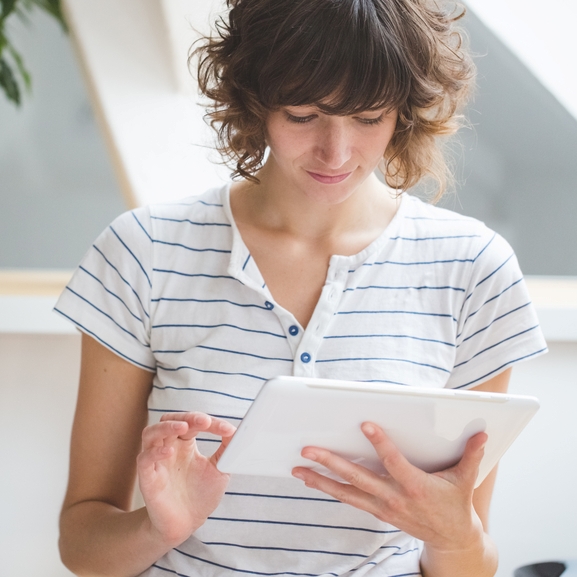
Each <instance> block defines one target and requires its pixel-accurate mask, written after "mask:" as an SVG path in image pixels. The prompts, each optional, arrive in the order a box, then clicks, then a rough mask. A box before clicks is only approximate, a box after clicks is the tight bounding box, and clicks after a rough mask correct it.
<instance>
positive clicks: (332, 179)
mask: <svg viewBox="0 0 577 577" xmlns="http://www.w3.org/2000/svg"><path fill="white" fill-rule="evenodd" d="M307 172H308V173H309V174H310V175H311V176H312V177H313V178H314V179H315V180H316V181H318V182H322V183H323V184H337V183H339V182H342V181H343V180H345V178H347V177H348V176H349V175H350V174H351V173H350V172H347V173H345V174H338V175H337V176H327V175H326V174H318V173H317V172H311V171H309V170H307Z"/></svg>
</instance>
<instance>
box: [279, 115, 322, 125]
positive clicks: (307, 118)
mask: <svg viewBox="0 0 577 577" xmlns="http://www.w3.org/2000/svg"><path fill="white" fill-rule="evenodd" d="M286 116H287V120H289V122H296V123H297V124H304V123H305V122H310V121H311V120H312V119H313V118H314V117H315V115H314V114H309V115H308V116H294V115H293V114H289V113H288V112H287V115H286Z"/></svg>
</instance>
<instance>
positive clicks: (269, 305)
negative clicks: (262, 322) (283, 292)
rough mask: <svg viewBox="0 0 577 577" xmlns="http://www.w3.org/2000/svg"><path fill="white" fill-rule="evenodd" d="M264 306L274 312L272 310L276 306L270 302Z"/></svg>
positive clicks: (266, 302)
mask: <svg viewBox="0 0 577 577" xmlns="http://www.w3.org/2000/svg"><path fill="white" fill-rule="evenodd" d="M264 306H265V307H266V308H267V309H268V310H269V311H272V309H274V305H273V304H272V303H271V302H269V301H265V303H264Z"/></svg>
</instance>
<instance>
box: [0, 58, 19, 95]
mask: <svg viewBox="0 0 577 577" xmlns="http://www.w3.org/2000/svg"><path fill="white" fill-rule="evenodd" d="M0 86H1V87H2V89H3V90H4V93H5V94H6V96H7V98H8V100H12V102H14V103H15V104H16V105H18V106H19V105H20V88H19V87H18V83H17V82H16V78H14V74H13V73H12V69H11V68H10V66H8V63H7V62H6V60H4V59H3V58H2V59H0Z"/></svg>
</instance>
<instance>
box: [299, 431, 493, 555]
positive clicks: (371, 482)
mask: <svg viewBox="0 0 577 577" xmlns="http://www.w3.org/2000/svg"><path fill="white" fill-rule="evenodd" d="M362 431H363V433H364V435H365V436H366V437H367V439H368V440H369V441H370V442H371V443H372V445H373V447H374V448H375V450H376V452H377V454H378V456H379V458H380V459H381V461H382V463H383V465H384V467H385V469H386V471H387V473H388V474H387V475H384V476H379V475H377V474H376V473H373V472H372V471H369V470H368V469H366V468H364V467H362V466H360V465H356V464H354V463H351V462H350V461H347V460H346V459H343V458H341V457H339V456H337V455H335V454H334V453H331V452H330V451H327V450H326V449H320V448H317V447H305V448H304V449H303V450H302V453H301V454H302V456H303V457H305V458H306V459H310V460H312V461H315V462H316V463H319V464H321V465H323V466H325V467H326V468H327V469H329V470H330V471H332V472H333V473H336V474H337V475H339V476H340V477H341V478H342V479H343V480H344V481H345V483H340V482H338V481H334V480H332V479H329V478H327V477H325V476H323V475H320V474H318V473H316V472H314V471H311V470H310V469H307V468H304V467H296V468H295V469H293V475H294V476H295V477H297V478H300V479H301V480H303V481H304V482H305V484H306V485H307V487H311V488H314V489H318V490H320V491H323V492H324V493H327V494H328V495H331V496H332V497H334V498H335V499H338V500H339V501H342V502H343V503H347V504H349V505H352V506H353V507H356V508H358V509H362V510H364V511H367V512H369V513H371V514H373V515H374V516H375V517H376V518H377V519H379V520H381V521H384V522H386V523H390V524H392V525H394V526H395V527H397V528H398V529H401V530H402V531H405V532H406V533H408V534H409V535H412V536H413V537H416V538H417V539H420V540H422V541H424V542H425V543H426V544H427V545H428V546H429V547H432V548H433V549H436V550H439V551H443V552H451V551H455V550H457V549H460V550H463V549H469V548H470V547H475V546H476V544H478V543H479V540H481V539H482V537H483V534H484V533H483V526H482V523H481V520H480V518H479V516H478V515H477V514H476V512H475V510H474V508H473V504H472V498H473V491H474V486H475V481H476V478H477V473H478V470H479V464H480V462H481V459H482V458H483V454H484V446H485V443H486V440H487V435H486V434H485V433H478V434H477V435H475V436H473V437H471V438H470V439H469V441H468V443H467V446H466V448H465V453H464V454H463V457H462V458H461V460H460V461H459V463H457V464H456V465H455V466H454V467H451V468H449V469H446V470H444V471H440V472H438V473H425V472H424V471H422V470H421V469H419V468H417V467H415V466H413V465H411V464H410V463H409V462H408V461H407V460H406V459H405V457H404V456H403V455H402V454H401V453H400V451H399V450H398V449H397V448H396V446H395V445H394V444H393V443H392V441H391V440H390V439H389V438H388V437H387V435H386V434H385V433H384V431H383V430H382V429H381V428H380V427H378V426H377V425H374V424H373V423H363V425H362Z"/></svg>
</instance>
